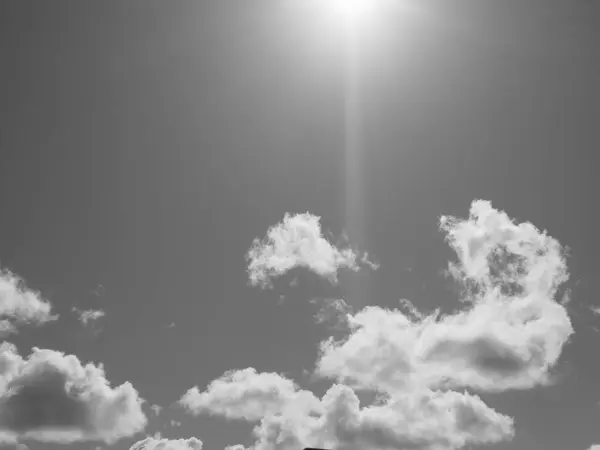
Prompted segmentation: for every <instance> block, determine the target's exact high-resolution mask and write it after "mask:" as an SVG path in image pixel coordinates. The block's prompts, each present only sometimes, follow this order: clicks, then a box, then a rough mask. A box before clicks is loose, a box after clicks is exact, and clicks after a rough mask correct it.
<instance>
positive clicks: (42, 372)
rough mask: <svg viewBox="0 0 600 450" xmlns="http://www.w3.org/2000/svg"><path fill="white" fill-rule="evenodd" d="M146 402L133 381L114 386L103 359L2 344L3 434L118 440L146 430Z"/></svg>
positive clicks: (67, 439)
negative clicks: (87, 360) (85, 360)
mask: <svg viewBox="0 0 600 450" xmlns="http://www.w3.org/2000/svg"><path fill="white" fill-rule="evenodd" d="M142 402H143V401H142V400H141V399H140V397H139V396H138V393H137V391H136V390H135V389H134V388H133V387H132V386H131V384H130V383H124V384H122V385H120V386H118V387H115V388H111V387H110V384H109V382H108V381H107V380H106V377H105V373H104V369H103V367H102V365H99V366H95V365H94V364H86V365H83V364H82V363H81V362H80V361H79V360H78V359H77V357H75V356H73V355H65V354H63V353H60V352H57V351H53V350H41V349H38V348H34V349H33V351H32V353H31V355H29V357H28V358H27V359H25V358H22V357H21V356H20V355H19V354H18V353H17V351H16V348H15V347H14V346H13V345H12V344H9V343H6V342H5V343H3V344H1V345H0V435H2V436H4V437H7V438H9V439H12V440H13V441H15V442H16V441H17V440H19V439H30V440H36V441H41V442H54V443H71V442H78V441H103V442H105V443H107V444H112V443H114V442H116V441H118V440H119V439H121V438H124V437H129V436H133V435H134V434H136V433H137V432H139V431H141V430H143V428H144V427H145V425H146V417H145V415H144V413H143V412H142V408H141V405H142Z"/></svg>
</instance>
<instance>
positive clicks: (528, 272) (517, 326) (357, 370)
mask: <svg viewBox="0 0 600 450" xmlns="http://www.w3.org/2000/svg"><path fill="white" fill-rule="evenodd" d="M441 228H442V230H444V231H445V232H446V233H447V240H448V242H449V243H450V244H451V246H452V247H453V248H454V249H455V250H456V252H457V254H458V262H457V263H455V264H451V266H450V267H451V273H452V274H453V275H454V276H455V277H457V279H458V280H460V281H461V282H463V283H465V286H466V287H468V290H467V291H468V292H467V295H466V297H465V299H464V300H465V301H466V308H465V309H464V310H461V311H458V312H456V313H454V314H449V315H441V314H439V313H438V312H436V313H434V314H431V315H427V316H423V315H420V316H419V315H415V314H410V315H407V314H405V313H404V312H403V311H401V310H400V309H392V310H389V309H383V308H378V307H367V308H365V309H363V310H362V311H359V312H358V313H357V314H355V315H354V316H352V317H351V318H350V320H349V324H350V327H351V328H352V332H351V333H350V335H349V336H348V338H347V339H345V340H344V341H341V342H334V341H333V340H329V341H327V342H325V343H323V345H322V348H321V355H320V358H319V360H318V362H317V373H318V374H320V375H322V376H325V377H331V378H334V379H337V380H339V381H344V382H347V383H350V384H352V385H354V386H355V387H359V388H364V389H375V390H383V391H385V392H396V391H403V390H405V389H413V388H414V386H418V385H423V386H425V387H428V388H440V387H444V388H448V387H450V388H456V387H468V388H473V389H479V390H487V391H501V390H506V389H524V388H530V387H532V386H535V385H537V384H544V383H547V382H548V381H549V371H550V369H551V368H552V367H553V366H554V365H555V364H556V363H557V361H558V358H559V356H560V354H561V351H562V348H563V346H564V345H565V343H566V342H567V341H568V339H569V337H570V336H571V334H572V333H573V328H572V325H571V321H570V319H569V316H568V313H567V310H566V308H565V307H564V306H563V305H562V304H560V303H558V302H557V301H556V300H555V295H556V291H557V288H558V287H559V286H560V285H561V284H562V283H563V282H564V281H566V279H567V277H568V275H567V269H566V264H565V258H564V255H563V249H562V248H561V246H560V244H559V243H558V241H556V240H555V239H553V238H551V237H549V236H547V235H546V233H545V232H540V231H539V230H537V229H536V228H535V227H534V226H533V225H532V224H530V223H523V224H518V225H517V224H515V223H514V222H513V221H512V220H511V219H510V218H509V217H508V216H507V215H506V214H505V213H504V212H502V211H497V210H495V209H493V208H492V207H491V205H490V203H489V202H485V201H476V202H473V204H472V206H471V212H470V216H469V218H468V219H465V220H461V219H457V218H454V217H443V218H442V220H441Z"/></svg>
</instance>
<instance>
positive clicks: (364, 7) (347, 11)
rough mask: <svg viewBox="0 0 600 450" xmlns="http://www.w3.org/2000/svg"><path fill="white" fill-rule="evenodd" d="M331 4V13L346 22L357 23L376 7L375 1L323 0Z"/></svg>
mask: <svg viewBox="0 0 600 450" xmlns="http://www.w3.org/2000/svg"><path fill="white" fill-rule="evenodd" d="M323 1H324V2H326V3H327V2H328V3H329V7H330V8H331V12H332V13H333V14H335V15H336V16H339V17H340V18H342V19H344V20H351V21H356V20H359V19H360V18H361V17H363V16H365V15H366V14H367V13H368V12H369V11H370V10H371V9H372V8H373V5H374V0H323Z"/></svg>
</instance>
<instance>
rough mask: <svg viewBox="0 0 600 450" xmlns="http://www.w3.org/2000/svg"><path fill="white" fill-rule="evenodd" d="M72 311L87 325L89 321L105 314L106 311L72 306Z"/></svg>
mask: <svg viewBox="0 0 600 450" xmlns="http://www.w3.org/2000/svg"><path fill="white" fill-rule="evenodd" d="M72 311H73V312H74V313H75V314H76V315H77V318H78V319H79V321H80V322H81V323H82V324H83V325H84V326H87V325H88V324H90V323H91V322H94V321H96V320H98V319H101V318H102V317H105V316H106V313H105V312H104V311H102V310H101V309H86V310H82V309H79V308H77V307H76V306H74V307H73V309H72Z"/></svg>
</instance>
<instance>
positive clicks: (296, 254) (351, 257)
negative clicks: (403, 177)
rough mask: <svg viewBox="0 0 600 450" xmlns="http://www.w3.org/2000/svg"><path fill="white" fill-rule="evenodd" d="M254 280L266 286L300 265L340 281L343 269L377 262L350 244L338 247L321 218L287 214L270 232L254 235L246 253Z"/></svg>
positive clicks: (250, 276) (373, 266)
mask: <svg viewBox="0 0 600 450" xmlns="http://www.w3.org/2000/svg"><path fill="white" fill-rule="evenodd" d="M246 259H247V261H248V276H249V279H250V283H251V284H252V285H254V286H261V287H263V288H268V287H271V281H272V279H274V278H277V277H280V276H281V275H283V274H285V273H286V272H288V271H289V270H291V269H293V268H297V267H303V268H306V269H308V270H310V271H312V272H314V273H316V274H317V275H320V276H322V277H324V278H326V279H328V280H329V281H330V282H331V283H333V284H335V283H337V273H338V270H340V269H344V268H345V269H349V270H353V271H357V270H359V263H360V262H362V263H364V264H365V265H368V266H370V267H372V268H376V267H377V266H376V264H375V263H372V262H370V261H369V260H368V257H367V255H366V254H365V255H364V256H363V257H362V259H361V258H360V257H358V255H357V254H356V253H355V252H354V251H353V250H352V249H350V248H338V247H337V246H335V245H333V244H331V243H330V242H329V241H328V240H327V239H326V238H325V237H323V235H322V232H321V224H320V218H319V217H317V216H314V215H312V214H310V213H304V214H296V215H290V214H286V215H285V217H284V218H283V221H282V222H280V223H278V224H277V225H275V226H273V227H271V228H269V230H268V231H267V234H266V236H265V237H264V238H263V239H262V240H260V239H258V238H257V239H254V241H253V243H252V246H251V248H250V250H249V251H248V253H247V255H246Z"/></svg>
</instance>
